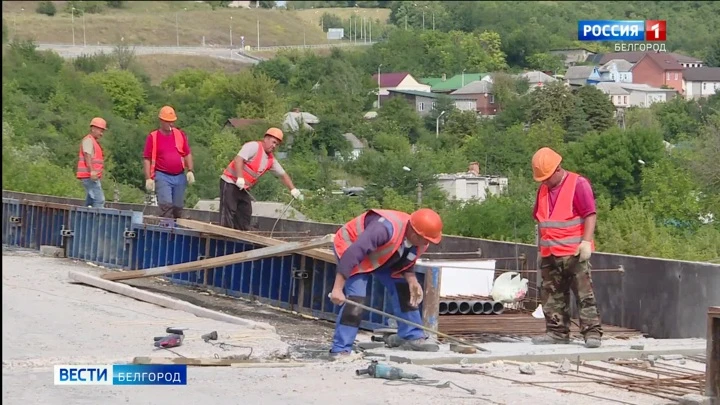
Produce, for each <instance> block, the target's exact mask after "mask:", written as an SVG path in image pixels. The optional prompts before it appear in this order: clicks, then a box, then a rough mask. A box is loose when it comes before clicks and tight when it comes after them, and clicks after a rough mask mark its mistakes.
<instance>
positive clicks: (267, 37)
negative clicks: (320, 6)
mask: <svg viewBox="0 0 720 405" xmlns="http://www.w3.org/2000/svg"><path fill="white" fill-rule="evenodd" d="M38 3H39V2H37V1H18V2H2V6H3V18H4V19H5V21H6V24H7V26H8V32H9V37H10V38H13V37H15V36H17V37H20V38H29V39H33V40H34V41H36V42H39V43H64V44H72V43H73V34H72V32H73V26H74V28H75V44H78V45H81V44H82V43H83V23H84V25H85V39H86V41H87V43H88V44H95V45H97V44H98V43H99V44H103V45H108V44H116V43H119V42H120V41H121V39H122V40H123V41H124V42H125V43H130V44H137V45H140V44H142V45H155V46H175V45H176V44H177V39H178V38H179V42H180V46H200V45H202V44H203V37H204V39H205V44H206V45H208V46H229V45H230V27H231V25H232V36H233V45H234V46H239V45H240V41H241V39H240V37H241V36H245V45H250V46H256V45H257V43H258V35H257V34H258V30H257V26H258V21H259V25H260V46H275V45H302V44H303V42H305V43H306V44H322V43H327V39H326V36H325V33H323V32H322V30H321V28H320V26H319V19H320V15H322V13H319V14H318V15H317V16H316V15H315V12H316V10H300V11H293V10H265V9H249V10H248V9H230V8H217V9H216V10H212V9H211V7H210V6H209V5H208V4H206V3H197V2H193V1H173V2H169V1H147V2H138V1H128V2H125V6H124V8H122V9H112V8H107V7H106V8H104V10H103V11H102V12H101V13H99V14H91V13H85V15H84V17H82V16H77V15H76V16H75V18H74V24H73V19H72V18H71V14H70V13H69V12H66V11H65V6H66V3H67V2H63V1H55V2H53V3H55V5H56V8H57V14H55V15H54V16H52V17H49V16H46V15H43V14H38V13H37V12H36V11H35V10H36V8H37V5H38ZM99 3H104V2H99ZM322 11H323V12H331V13H335V14H337V15H338V16H340V17H342V18H348V16H349V15H350V13H352V12H353V10H351V9H324V10H322ZM388 11H389V10H375V9H362V10H360V11H359V13H360V14H363V15H367V16H371V15H372V17H373V18H376V16H377V18H379V19H381V20H382V21H385V20H386V19H387V15H388ZM231 17H232V19H231ZM176 19H177V27H178V28H179V30H178V33H177V34H176Z"/></svg>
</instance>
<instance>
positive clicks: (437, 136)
mask: <svg viewBox="0 0 720 405" xmlns="http://www.w3.org/2000/svg"><path fill="white" fill-rule="evenodd" d="M443 115H445V111H443V112H441V113H440V115H438V117H437V119H436V120H435V138H439V137H440V118H441V117H442V116H443Z"/></svg>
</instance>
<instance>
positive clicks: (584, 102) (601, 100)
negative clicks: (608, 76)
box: [575, 86, 615, 132]
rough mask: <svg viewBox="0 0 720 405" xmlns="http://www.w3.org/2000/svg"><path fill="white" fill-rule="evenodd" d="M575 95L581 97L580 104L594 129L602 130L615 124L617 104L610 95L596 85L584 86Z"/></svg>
mask: <svg viewBox="0 0 720 405" xmlns="http://www.w3.org/2000/svg"><path fill="white" fill-rule="evenodd" d="M575 96H576V97H577V98H579V99H580V106H581V107H582V109H583V111H584V112H585V116H586V117H587V119H588V122H589V123H590V126H591V127H592V129H594V130H595V131H598V132H602V131H604V130H606V129H608V128H612V127H613V126H615V118H614V115H615V106H614V105H613V103H612V102H611V101H610V99H609V98H608V96H607V95H606V94H605V93H603V92H602V91H601V90H600V89H598V88H597V87H595V86H582V87H580V88H579V89H578V90H577V91H576V92H575Z"/></svg>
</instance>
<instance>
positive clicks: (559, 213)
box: [532, 148, 603, 348]
mask: <svg viewBox="0 0 720 405" xmlns="http://www.w3.org/2000/svg"><path fill="white" fill-rule="evenodd" d="M561 162H562V157H561V156H560V155H559V154H558V153H557V152H555V151H554V150H552V149H550V148H541V149H540V150H538V151H537V152H536V153H535V155H534V156H533V158H532V170H533V177H534V179H535V181H538V182H540V183H541V184H540V188H539V189H538V193H537V199H536V202H535V208H534V211H533V215H534V217H535V220H536V221H537V222H538V230H539V233H540V235H539V239H538V240H539V246H538V247H539V250H540V256H541V262H540V269H541V273H542V289H541V303H542V308H543V312H544V313H545V325H546V334H545V335H542V336H539V337H535V338H533V343H535V344H558V343H569V342H570V291H571V290H572V291H573V294H574V295H575V299H576V300H577V306H578V309H579V313H580V332H581V333H582V335H583V337H584V338H585V347H588V348H596V347H600V343H601V339H602V335H603V332H602V326H601V323H600V314H599V312H598V309H597V305H596V303H595V294H594V293H593V286H592V278H591V276H590V267H591V266H590V261H589V260H590V256H591V254H592V252H593V251H594V250H595V242H594V240H593V234H594V232H595V223H596V220H597V215H596V211H595V197H594V195H593V190H592V187H591V186H590V182H589V181H588V180H587V179H586V178H584V177H582V176H580V175H578V174H577V173H573V172H569V171H567V170H565V169H563V168H562V167H561V165H560V163H561Z"/></svg>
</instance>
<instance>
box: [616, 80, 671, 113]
mask: <svg viewBox="0 0 720 405" xmlns="http://www.w3.org/2000/svg"><path fill="white" fill-rule="evenodd" d="M617 84H618V85H619V86H621V87H622V88H623V89H625V90H627V91H628V92H629V93H630V99H629V101H630V107H650V106H651V105H652V104H655V103H664V102H666V101H668V100H669V99H671V98H672V97H674V96H675V95H677V92H676V91H675V90H668V89H661V88H658V87H652V86H649V85H647V84H636V83H617Z"/></svg>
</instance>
